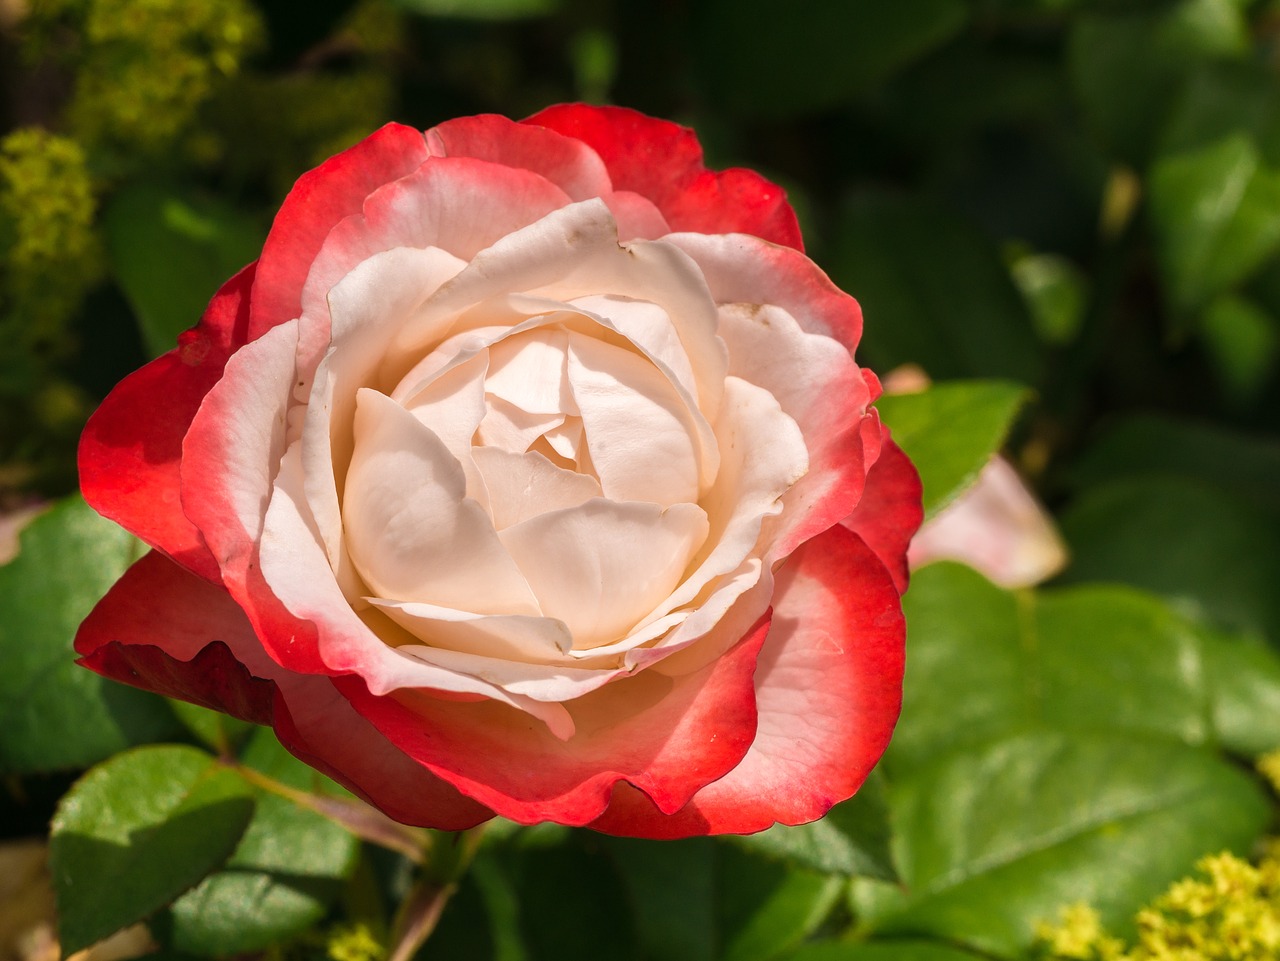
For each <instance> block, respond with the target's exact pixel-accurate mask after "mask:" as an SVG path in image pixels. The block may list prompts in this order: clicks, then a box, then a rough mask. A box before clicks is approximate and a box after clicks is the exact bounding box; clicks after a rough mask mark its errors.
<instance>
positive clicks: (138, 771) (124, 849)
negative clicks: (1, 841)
mask: <svg viewBox="0 0 1280 961" xmlns="http://www.w3.org/2000/svg"><path fill="white" fill-rule="evenodd" d="M253 810H254V802H253V796H252V793H251V792H250V790H249V787H248V785H247V784H245V782H244V780H243V779H241V778H240V777H238V776H237V775H236V774H235V773H233V772H232V771H230V770H228V769H227V768H226V767H224V766H223V765H221V764H219V763H218V762H217V761H215V760H214V759H213V758H212V757H210V756H209V755H208V754H205V753H204V752H203V751H200V750H198V749H196V748H191V747H178V746H159V747H142V748H136V749H134V750H132V751H127V752H125V753H123V754H118V755H116V756H115V757H113V758H112V759H111V760H109V761H106V762H105V763H103V764H100V765H99V766H97V767H95V768H93V769H92V770H90V771H89V773H88V774H86V775H85V776H84V777H83V778H81V779H80V780H79V781H78V782H76V784H75V785H74V786H73V787H72V789H71V790H70V791H69V792H68V793H67V795H66V796H65V797H64V798H63V799H62V802H61V803H60V804H59V805H58V810H57V812H56V813H55V814H54V817H53V823H52V840H51V841H50V870H51V872H52V874H53V883H54V890H55V892H56V894H57V898H58V929H59V937H60V940H61V944H62V950H63V952H65V953H66V954H67V955H70V954H72V953H74V952H76V951H78V950H80V949H81V948H84V947H87V946H89V945H90V944H94V943H95V942H97V941H99V940H101V939H102V938H104V937H106V936H107V935H109V934H112V933H113V932H115V931H118V930H120V929H121V928H123V927H126V926H127V925H130V924H133V923H134V922H136V921H139V920H142V919H143V918H146V917H148V916H149V915H151V914H152V913H153V912H155V911H157V910H158V909H160V908H162V907H163V906H164V905H166V904H168V903H169V902H171V901H172V900H173V899H174V898H176V897H177V896H178V895H180V894H182V893H183V892H184V891H186V890H188V889H189V888H191V887H192V886H193V885H195V884H197V883H198V882H199V881H200V879H201V878H203V877H205V876H206V875H207V874H208V873H209V872H210V871H212V870H214V869H215V868H217V867H218V866H219V865H220V864H222V863H223V862H224V861H226V859H227V858H228V857H229V856H230V855H231V853H232V851H233V850H234V849H235V847H236V844H237V843H238V842H239V840H240V837H241V835H242V834H243V833H244V831H245V828H246V826H247V825H248V824H249V821H250V819H251V818H252V816H253Z"/></svg>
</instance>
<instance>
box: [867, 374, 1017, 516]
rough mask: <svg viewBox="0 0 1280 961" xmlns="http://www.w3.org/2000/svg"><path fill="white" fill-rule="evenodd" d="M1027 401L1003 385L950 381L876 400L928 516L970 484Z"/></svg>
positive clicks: (996, 448)
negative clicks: (914, 474) (911, 467)
mask: <svg viewBox="0 0 1280 961" xmlns="http://www.w3.org/2000/svg"><path fill="white" fill-rule="evenodd" d="M1026 399H1027V392H1026V389H1025V388H1024V387H1021V386H1020V385H1018V384H1013V383H1009V382H1007V381H950V382H947V383H942V384H936V385H934V386H933V387H930V388H928V389H927V390H924V391H921V392H920V393H915V394H897V395H889V396H886V397H882V398H881V399H880V401H879V403H878V404H877V406H878V407H879V410H880V416H881V417H882V418H883V419H884V422H885V423H886V424H888V425H889V427H890V428H891V429H892V430H893V439H894V441H895V442H896V443H897V444H898V446H899V447H901V448H902V449H903V450H904V451H906V452H907V455H908V456H909V457H910V458H911V460H912V463H914V464H915V465H916V470H918V471H919V472H920V480H921V481H922V482H923V484H924V508H925V516H926V517H931V516H933V515H934V514H936V513H937V512H938V511H939V510H941V509H942V508H944V507H946V505H947V504H948V503H950V502H951V500H953V499H954V498H955V496H956V495H957V494H959V493H960V492H961V491H962V490H964V489H965V488H966V487H968V486H969V485H970V484H972V483H973V481H974V480H975V478H977V476H978V472H979V471H980V470H982V468H983V465H985V464H986V463H987V461H988V460H990V459H991V456H992V454H994V453H995V452H996V451H997V450H999V449H1000V446H1001V445H1002V444H1003V443H1004V438H1005V435H1006V434H1007V433H1008V431H1009V426H1010V424H1011V422H1012V421H1013V418H1014V416H1015V415H1016V414H1017V412H1018V410H1019V409H1020V408H1021V407H1022V405H1023V403H1024V402H1025V401H1026Z"/></svg>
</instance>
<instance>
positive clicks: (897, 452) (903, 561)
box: [841, 427, 924, 591]
mask: <svg viewBox="0 0 1280 961" xmlns="http://www.w3.org/2000/svg"><path fill="white" fill-rule="evenodd" d="M881 430H882V432H883V433H882V435H881V436H882V437H883V442H882V445H881V448H880V457H879V459H877V460H876V462H875V463H874V464H873V465H872V466H871V470H870V471H869V472H868V474H867V485H866V487H865V488H864V489H863V492H862V499H861V500H860V501H858V506H857V507H856V508H854V511H853V513H852V514H850V515H849V516H848V517H846V518H845V519H844V520H843V521H842V522H841V523H843V524H844V526H845V527H847V528H849V530H851V531H853V532H854V533H855V534H857V535H858V536H859V537H861V538H862V540H863V541H865V542H866V544H867V546H868V547H870V548H871V549H872V550H873V551H875V552H876V555H877V556H878V557H879V558H880V560H881V561H882V562H883V564H884V566H885V567H887V568H888V569H889V572H890V573H891V574H892V575H893V582H894V584H895V585H896V586H897V588H898V590H899V591H905V590H906V589H907V583H908V581H909V574H908V572H907V545H908V544H910V543H911V538H912V537H914V536H915V533H916V531H917V530H919V529H920V524H921V522H922V521H923V520H924V505H923V504H922V502H921V498H922V496H923V494H924V489H923V487H922V486H921V484H920V475H919V474H918V473H917V472H916V468H915V465H914V464H912V463H911V461H910V460H909V459H908V458H907V455H906V454H904V453H903V452H902V448H900V447H899V446H898V445H897V444H895V443H894V442H893V441H892V440H891V439H890V437H889V428H887V427H882V428H881Z"/></svg>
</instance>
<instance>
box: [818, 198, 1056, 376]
mask: <svg viewBox="0 0 1280 961" xmlns="http://www.w3.org/2000/svg"><path fill="white" fill-rule="evenodd" d="M830 270H831V274H832V276H833V277H834V278H835V280H836V282H837V283H838V284H839V285H840V286H841V287H842V288H844V289H845V290H847V291H849V292H850V293H852V294H853V295H854V296H855V297H857V298H858V302H859V303H860V304H861V305H862V310H863V313H864V315H865V316H866V318H867V324H866V328H865V329H864V331H863V338H862V344H861V345H860V346H859V356H865V357H866V358H867V359H868V360H869V361H870V362H871V364H872V366H874V367H875V368H876V369H877V370H880V371H888V370H890V369H892V368H894V367H897V366H898V365H900V364H906V363H915V364H919V365H920V366H921V367H923V368H924V370H925V372H926V373H927V374H928V375H929V376H930V377H933V378H934V379H936V380H943V379H948V378H957V377H1006V378H1010V379H1013V380H1018V381H1022V382H1023V383H1038V382H1039V379H1040V368H1041V365H1042V356H1041V347H1040V344H1039V342H1038V340H1037V337H1036V334H1035V329H1034V326H1033V324H1032V321H1031V318H1030V316H1029V315H1028V312H1027V308H1026V305H1025V304H1024V303H1023V300H1022V297H1021V295H1020V294H1019V293H1018V291H1017V289H1016V288H1015V287H1014V285H1013V280H1012V279H1011V278H1010V276H1009V271H1008V269H1007V268H1006V267H1005V264H1004V261H1003V259H1002V258H1001V257H1000V254H999V251H998V250H997V249H996V247H995V245H994V244H993V243H992V242H991V240H990V239H989V238H988V237H986V236H985V235H984V234H983V233H982V232H981V231H979V230H978V229H977V228H976V227H974V226H973V225H972V224H970V223H968V222H967V221H964V220H961V219H959V218H957V217H956V216H955V215H954V214H953V213H950V212H949V211H948V210H947V209H945V208H943V207H940V206H938V205H935V204H932V203H928V202H924V201H920V200H914V199H909V198H901V197H893V196H888V195H867V196H863V197H860V198H858V199H856V200H855V201H854V202H853V203H852V204H851V205H850V207H849V208H848V209H847V210H846V211H844V213H843V216H842V217H841V220H840V223H839V226H838V232H837V235H836V237H835V239H834V243H833V244H832V247H831V256H830Z"/></svg>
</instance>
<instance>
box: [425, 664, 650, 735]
mask: <svg viewBox="0 0 1280 961" xmlns="http://www.w3.org/2000/svg"><path fill="white" fill-rule="evenodd" d="M399 651H400V652H402V653H404V654H406V655H409V656H411V657H416V658H418V659H419V660H421V661H423V662H424V663H426V664H432V665H437V666H439V667H442V668H445V669H446V670H449V671H453V672H455V673H458V674H466V675H469V676H471V677H474V678H477V679H478V680H481V681H486V682H488V683H489V684H493V685H494V686H496V687H499V688H501V689H502V690H504V691H506V692H508V693H509V694H510V695H512V696H513V697H520V698H528V699H529V700H532V701H536V702H545V703H547V705H548V707H550V706H552V705H554V706H555V707H557V708H559V709H560V710H562V711H563V710H565V709H564V707H563V706H562V705H561V702H563V701H570V700H572V699H573V698H575V697H582V696H583V695H584V694H590V693H591V692H592V691H594V690H596V689H598V688H601V687H604V685H606V684H608V683H609V682H610V681H612V680H613V679H614V678H615V677H617V676H618V675H620V674H625V673H628V672H627V671H625V670H623V669H620V668H613V669H611V670H598V669H593V668H584V667H577V666H574V667H568V666H566V665H564V664H556V665H548V664H529V663H526V662H523V661H513V660H510V659H507V658H492V657H484V656H482V655H478V654H467V653H463V652H460V651H446V650H442V649H440V648H435V647H421V646H418V645H415V644H410V645H407V646H405V647H401V648H399ZM566 713H567V712H566ZM553 733H554V730H553ZM564 739H565V740H567V738H564Z"/></svg>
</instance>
